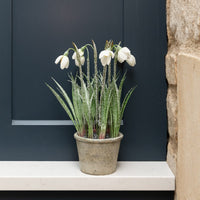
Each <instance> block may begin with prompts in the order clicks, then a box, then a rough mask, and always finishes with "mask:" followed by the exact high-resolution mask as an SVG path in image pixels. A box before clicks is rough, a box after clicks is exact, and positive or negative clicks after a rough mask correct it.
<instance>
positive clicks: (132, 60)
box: [127, 55, 136, 67]
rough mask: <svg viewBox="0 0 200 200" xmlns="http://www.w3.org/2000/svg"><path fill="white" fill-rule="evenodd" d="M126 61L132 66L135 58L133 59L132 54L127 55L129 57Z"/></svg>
mask: <svg viewBox="0 0 200 200" xmlns="http://www.w3.org/2000/svg"><path fill="white" fill-rule="evenodd" d="M127 63H128V64H129V65H130V66H131V67H134V66H135V64H136V60H135V57H134V56H133V55H131V56H130V57H129V59H127Z"/></svg>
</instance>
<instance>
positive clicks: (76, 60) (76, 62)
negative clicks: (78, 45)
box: [72, 49, 85, 67]
mask: <svg viewBox="0 0 200 200" xmlns="http://www.w3.org/2000/svg"><path fill="white" fill-rule="evenodd" d="M78 53H79V55H80V62H81V66H83V65H84V63H85V57H84V51H82V50H81V49H78ZM72 59H73V60H75V65H76V66H77V67H80V64H79V62H78V58H77V55H76V52H74V53H73V55H72Z"/></svg>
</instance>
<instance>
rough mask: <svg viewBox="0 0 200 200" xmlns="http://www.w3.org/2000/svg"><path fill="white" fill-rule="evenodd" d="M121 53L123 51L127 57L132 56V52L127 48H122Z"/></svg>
mask: <svg viewBox="0 0 200 200" xmlns="http://www.w3.org/2000/svg"><path fill="white" fill-rule="evenodd" d="M120 51H122V52H123V53H125V54H127V55H131V51H130V50H129V49H128V48H127V47H123V48H121V49H120Z"/></svg>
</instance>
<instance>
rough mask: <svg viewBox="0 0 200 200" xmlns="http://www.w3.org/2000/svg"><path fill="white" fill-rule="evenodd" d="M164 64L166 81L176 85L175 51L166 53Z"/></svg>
mask: <svg viewBox="0 0 200 200" xmlns="http://www.w3.org/2000/svg"><path fill="white" fill-rule="evenodd" d="M165 64H166V77H167V81H168V83H169V84H171V85H176V84H177V81H176V70H177V67H176V54H175V53H168V54H167V55H166V57H165Z"/></svg>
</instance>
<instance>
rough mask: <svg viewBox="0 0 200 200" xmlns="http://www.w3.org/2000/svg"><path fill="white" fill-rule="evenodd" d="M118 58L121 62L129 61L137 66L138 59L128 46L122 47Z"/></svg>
mask: <svg viewBox="0 0 200 200" xmlns="http://www.w3.org/2000/svg"><path fill="white" fill-rule="evenodd" d="M117 60H118V61H119V62H120V63H123V62H124V61H127V63H128V64H129V65H130V66H132V67H133V66H135V64H136V60H135V57H134V56H133V55H132V54H131V51H130V50H129V49H128V48H127V47H122V48H120V50H119V52H118V56H117Z"/></svg>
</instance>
